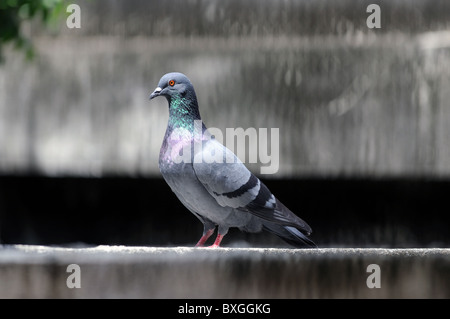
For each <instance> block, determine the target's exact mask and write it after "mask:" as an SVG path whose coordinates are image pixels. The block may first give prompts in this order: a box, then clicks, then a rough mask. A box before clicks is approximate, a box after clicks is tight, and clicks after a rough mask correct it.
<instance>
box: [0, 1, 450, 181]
mask: <svg viewBox="0 0 450 319" xmlns="http://www.w3.org/2000/svg"><path fill="white" fill-rule="evenodd" d="M372 2H373V1H371V0H364V1H353V0H345V1H335V0H323V1H301V0H300V1H295V0H292V1H274V0H268V1H256V0H253V1H245V2H242V1H236V0H229V1H205V0H202V1H175V2H172V1H171V2H161V1H141V0H129V1H109V0H106V1H104V0H99V1H95V2H92V1H82V0H80V1H77V4H79V5H80V6H81V10H82V22H81V29H77V30H73V29H68V28H67V27H66V26H65V21H62V23H61V26H60V27H59V30H58V32H56V34H57V36H49V33H51V32H48V31H47V30H45V29H43V28H39V27H38V26H32V27H30V28H25V29H24V31H25V32H26V33H27V34H28V35H29V36H30V37H31V39H32V40H33V43H34V45H35V46H36V49H37V52H38V53H39V55H38V56H37V58H36V60H35V61H34V62H33V63H31V64H28V63H25V62H24V61H23V57H22V56H21V55H20V54H17V53H16V52H12V53H11V54H9V55H7V63H6V64H5V65H4V66H2V67H1V68H0V173H5V172H6V173H11V172H13V173H15V172H19V173H24V172H25V173H26V172H29V171H32V172H38V173H41V174H44V175H50V176H54V175H67V174H69V175H76V176H91V175H94V176H104V175H107V174H125V175H146V176H148V175H158V174H159V171H158V168H157V163H158V161H157V157H158V153H159V148H160V145H161V140H162V137H163V135H164V129H165V126H166V122H167V105H166V103H165V101H164V100H163V99H161V100H156V101H152V102H151V103H150V102H149V101H148V96H149V94H150V92H151V91H152V90H153V89H154V87H155V86H156V84H157V83H158V80H159V78H160V77H161V75H162V74H164V73H166V72H169V71H173V70H177V71H181V72H184V73H186V74H187V75H188V76H189V77H190V79H191V80H192V82H193V83H194V85H195V87H196V90H197V93H198V97H199V101H200V104H201V112H202V116H203V120H204V121H205V123H206V124H207V125H208V126H209V127H217V128H220V129H221V130H222V131H225V129H226V128H238V127H243V128H250V127H252V128H256V129H259V128H268V129H270V128H279V134H280V135H279V136H280V139H279V150H280V154H279V171H278V172H277V174H276V175H275V176H276V177H290V176H296V177H304V176H350V177H355V176H356V177H386V176H387V177H392V176H394V177H396V176H401V177H404V176H407V177H408V176H419V177H426V178H428V177H430V178H441V177H448V176H450V144H449V143H448V136H450V125H448V124H449V119H450V108H449V107H448V101H449V100H450V92H449V90H448V89H447V88H448V87H449V86H450V50H449V48H450V33H449V31H448V30H449V28H448V21H450V19H449V16H450V2H449V1H443V0H432V1H403V0H396V1H377V4H379V5H380V7H381V20H382V21H381V29H369V28H368V27H367V25H366V19H367V17H368V13H367V12H366V9H367V6H368V5H369V4H370V3H372ZM269 133H270V132H269ZM242 160H245V159H244V158H242ZM258 160H260V158H258ZM246 162H248V160H246ZM259 163H260V162H259ZM259 166H260V164H252V165H250V167H251V168H252V169H253V171H254V172H256V173H259Z"/></svg>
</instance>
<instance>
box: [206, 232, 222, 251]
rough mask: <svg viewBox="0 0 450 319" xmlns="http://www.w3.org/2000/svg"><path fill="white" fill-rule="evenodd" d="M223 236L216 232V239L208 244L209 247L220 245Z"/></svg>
mask: <svg viewBox="0 0 450 319" xmlns="http://www.w3.org/2000/svg"><path fill="white" fill-rule="evenodd" d="M224 236H225V235H221V234H217V238H216V241H215V242H214V244H212V245H211V246H209V248H217V247H220V242H221V241H222V239H223V237H224Z"/></svg>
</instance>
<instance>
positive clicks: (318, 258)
mask: <svg viewBox="0 0 450 319" xmlns="http://www.w3.org/2000/svg"><path fill="white" fill-rule="evenodd" d="M70 264H77V265H79V266H80V270H81V275H80V278H81V288H73V289H69V288H68V287H67V285H66V280H67V278H68V276H69V275H70V274H71V273H68V272H66V270H67V266H68V265H70ZM370 264H377V265H379V266H380V270H381V277H380V278H381V288H373V289H369V288H368V287H367V284H366V280H367V277H368V276H369V275H370V273H368V272H367V266H368V265H370ZM449 283H450V249H358V248H346V249H316V250H297V249H259V248H241V249H237V248H222V249H195V248H185V247H178V248H153V247H125V246H98V247H93V248H57V247H46V246H21V245H17V246H3V247H2V248H0V298H449V297H450V285H449Z"/></svg>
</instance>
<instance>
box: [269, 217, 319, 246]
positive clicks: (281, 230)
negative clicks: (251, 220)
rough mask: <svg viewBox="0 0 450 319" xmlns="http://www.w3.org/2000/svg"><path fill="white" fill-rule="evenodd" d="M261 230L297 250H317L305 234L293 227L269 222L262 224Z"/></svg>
mask: <svg viewBox="0 0 450 319" xmlns="http://www.w3.org/2000/svg"><path fill="white" fill-rule="evenodd" d="M263 228H264V229H265V230H267V231H269V232H271V233H273V234H275V235H277V236H278V237H280V238H281V239H283V240H284V241H285V242H287V243H288V244H290V245H292V246H294V247H297V248H305V247H306V248H317V245H316V244H315V243H314V242H313V241H312V240H311V239H309V238H308V237H307V236H306V235H305V234H303V233H302V232H301V231H300V230H298V229H297V228H295V227H293V226H286V225H279V224H274V223H270V222H266V221H264V222H263Z"/></svg>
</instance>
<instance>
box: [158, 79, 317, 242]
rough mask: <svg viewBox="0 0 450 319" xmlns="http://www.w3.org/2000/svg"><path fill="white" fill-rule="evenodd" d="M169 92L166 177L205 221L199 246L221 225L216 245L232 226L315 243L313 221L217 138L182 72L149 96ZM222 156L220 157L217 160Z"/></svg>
mask: <svg viewBox="0 0 450 319" xmlns="http://www.w3.org/2000/svg"><path fill="white" fill-rule="evenodd" d="M161 95H162V96H165V97H166V99H167V101H168V102H169V122H168V125H167V130H166V134H165V136H164V140H163V144H162V147H161V151H160V157H159V166H160V171H161V173H162V176H163V177H164V179H165V180H166V182H167V184H168V185H169V186H170V188H171V189H172V191H173V192H174V193H175V195H176V196H177V197H178V198H179V200H180V201H181V202H182V203H183V204H184V206H186V208H188V209H189V210H190V211H191V212H192V213H193V214H194V215H195V216H196V217H197V218H198V219H199V220H200V221H201V222H202V223H203V225H204V232H203V236H202V238H201V239H200V241H199V242H198V244H197V246H203V244H204V243H205V241H206V240H207V239H208V237H210V236H211V235H212V233H213V232H214V229H215V227H216V226H218V236H217V239H216V241H215V243H214V245H213V246H219V245H220V242H221V240H222V238H223V236H225V234H226V233H227V232H228V229H229V228H230V227H238V228H239V229H241V230H244V231H248V232H259V231H261V230H267V231H269V232H272V233H274V234H276V235H278V236H279V237H281V238H282V239H283V240H285V241H286V242H288V243H289V244H291V245H293V246H295V247H305V246H306V247H316V245H315V244H314V243H313V242H312V241H311V240H310V239H309V238H308V237H307V236H309V234H310V233H311V228H310V227H309V225H308V224H307V223H306V222H305V221H303V220H302V219H301V218H299V217H298V216H296V215H295V214H294V213H292V212H291V211H290V210H289V209H288V208H287V207H286V206H284V205H283V204H282V203H281V202H280V201H279V200H278V199H277V198H275V196H274V195H273V194H272V193H271V192H270V191H269V189H268V188H267V187H266V186H265V185H264V184H263V183H262V182H261V181H260V180H259V179H258V178H257V177H256V176H255V175H254V174H252V173H251V172H250V171H249V170H248V169H247V168H246V167H245V165H244V164H243V163H242V162H241V161H240V160H239V159H238V158H237V157H236V156H235V154H234V153H233V152H231V151H230V150H229V149H227V148H226V147H225V146H223V145H222V144H221V143H219V142H218V141H216V140H215V139H214V138H213V137H212V136H211V135H210V133H209V132H208V130H207V128H206V127H205V126H204V124H203V123H202V122H200V123H201V125H200V126H199V125H198V123H199V121H200V120H201V118H200V113H199V110H198V104H197V97H196V94H195V91H194V88H193V86H192V84H191V82H190V81H189V79H188V78H187V77H186V76H185V75H183V74H181V73H168V74H166V75H164V76H163V77H162V78H161V80H160V82H159V84H158V87H157V88H156V89H155V91H154V92H153V93H152V94H151V96H150V98H151V99H152V98H154V97H157V96H161ZM218 159H219V160H218Z"/></svg>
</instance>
